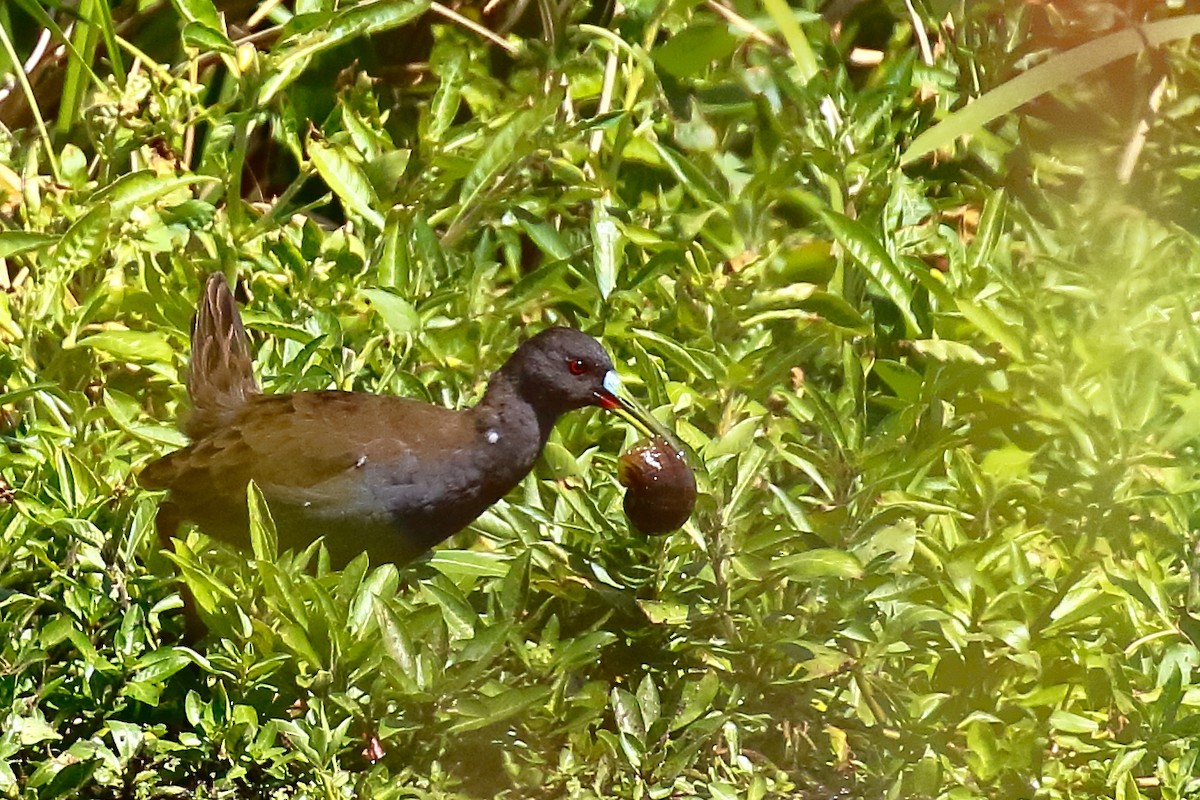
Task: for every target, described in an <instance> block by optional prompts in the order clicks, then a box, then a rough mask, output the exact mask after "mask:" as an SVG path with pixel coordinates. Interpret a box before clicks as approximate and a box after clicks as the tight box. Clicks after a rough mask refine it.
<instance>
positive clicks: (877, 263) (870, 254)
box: [815, 208, 921, 335]
mask: <svg viewBox="0 0 1200 800" xmlns="http://www.w3.org/2000/svg"><path fill="white" fill-rule="evenodd" d="M815 210H816V211H817V213H818V214H819V215H820V217H821V219H822V220H823V221H824V222H825V224H826V226H828V227H829V230H830V231H831V232H832V233H833V235H834V237H835V238H836V239H837V241H838V243H839V244H841V246H842V247H844V248H845V249H846V252H847V253H849V254H850V256H851V258H853V259H854V262H855V263H857V264H858V265H859V266H860V267H862V269H863V271H864V272H866V274H867V275H868V276H870V277H871V278H872V279H873V280H874V281H875V282H876V283H877V284H878V285H879V287H880V288H881V289H883V291H884V293H885V294H886V295H887V296H888V297H889V298H890V299H891V301H892V302H893V303H895V304H896V308H897V309H898V310H899V311H900V314H901V315H902V316H903V317H904V321H905V323H906V324H907V325H908V332H909V335H915V334H916V333H917V332H918V331H920V330H921V325H920V323H918V322H917V318H916V316H915V315H914V314H913V310H912V304H913V289H912V280H911V278H910V277H909V276H908V275H906V274H904V272H903V271H902V270H901V269H900V267H898V266H897V265H896V262H895V261H893V260H892V257H891V256H890V255H888V252H887V250H886V249H885V248H884V246H883V244H882V243H881V242H880V241H879V239H878V238H876V236H875V235H874V234H873V233H872V232H871V231H870V230H868V229H867V227H866V226H865V225H863V224H862V223H861V222H859V221H858V220H855V219H850V218H849V217H847V216H846V215H844V214H839V213H837V212H835V211H831V210H828V209H825V208H817V209H815Z"/></svg>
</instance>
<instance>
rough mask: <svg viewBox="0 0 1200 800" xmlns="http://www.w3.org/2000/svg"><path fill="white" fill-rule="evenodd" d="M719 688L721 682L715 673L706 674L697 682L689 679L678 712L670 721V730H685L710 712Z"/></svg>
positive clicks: (684, 687)
mask: <svg viewBox="0 0 1200 800" xmlns="http://www.w3.org/2000/svg"><path fill="white" fill-rule="evenodd" d="M720 688H721V681H720V679H719V678H717V674H716V673H715V672H706V673H704V675H703V677H701V678H700V679H699V680H694V679H689V680H688V681H687V682H686V683H685V684H684V686H683V695H682V697H680V699H679V710H678V711H676V712H675V717H674V719H672V720H671V730H672V731H677V730H679V729H680V728H685V727H687V726H688V725H690V724H692V723H693V722H695V721H696V720H698V719H699V718H700V717H701V716H703V715H705V714H707V713H708V712H709V711H710V710H712V704H713V700H715V699H716V697H717V691H718V690H719V689H720Z"/></svg>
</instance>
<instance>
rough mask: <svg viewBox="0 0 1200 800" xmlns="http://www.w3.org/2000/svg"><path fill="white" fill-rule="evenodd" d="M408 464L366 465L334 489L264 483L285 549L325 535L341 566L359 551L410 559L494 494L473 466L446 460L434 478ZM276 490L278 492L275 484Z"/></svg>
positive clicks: (375, 559)
mask: <svg viewBox="0 0 1200 800" xmlns="http://www.w3.org/2000/svg"><path fill="white" fill-rule="evenodd" d="M410 466H415V465H408V464H404V463H400V464H392V465H388V466H386V467H379V468H374V466H373V465H369V464H368V465H364V466H363V468H362V469H361V470H359V471H356V475H355V480H353V481H345V482H340V483H339V485H338V486H336V487H330V489H329V491H328V492H322V491H313V490H307V491H305V492H304V493H303V494H301V493H300V492H289V491H286V490H281V489H279V488H278V487H263V490H264V494H265V495H266V496H267V499H268V502H269V504H270V506H271V511H272V515H273V516H274V517H275V523H276V527H277V529H278V531H279V543H280V547H281V548H287V547H291V548H296V549H299V548H303V547H306V546H307V545H308V544H310V543H311V542H312V541H313V540H314V539H316V538H317V537H319V536H324V537H325V545H326V547H327V548H328V549H329V553H330V557H331V560H332V562H333V564H334V566H335V567H338V566H343V565H345V564H346V563H347V562H349V561H350V560H351V559H352V558H354V557H355V556H357V555H358V554H359V553H361V552H364V551H365V552H367V553H368V555H369V556H370V559H371V563H372V564H373V565H377V564H380V563H384V562H389V561H390V562H394V563H404V562H406V561H411V560H412V559H413V558H416V557H417V556H419V555H420V554H421V553H423V552H425V551H426V550H428V549H430V548H431V547H433V546H434V545H436V544H438V543H439V542H441V541H442V540H444V539H446V538H447V537H448V536H450V535H452V534H454V533H456V532H458V531H459V530H461V529H462V528H464V527H466V526H467V525H468V524H470V523H471V521H472V520H474V519H475V518H476V517H477V516H479V514H480V513H482V512H483V510H484V509H485V508H487V506H488V505H490V504H491V503H492V502H494V501H495V499H497V498H495V497H491V496H485V489H484V488H483V486H484V484H485V483H486V481H483V480H481V476H480V475H479V474H478V472H477V471H474V470H472V469H471V467H470V466H469V465H463V466H459V465H457V464H443V469H441V470H438V472H439V475H438V476H436V477H435V476H429V475H426V474H423V473H420V472H417V471H416V470H415V469H412V468H409V467H410ZM272 489H274V491H273V490H272Z"/></svg>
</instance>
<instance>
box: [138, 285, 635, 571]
mask: <svg viewBox="0 0 1200 800" xmlns="http://www.w3.org/2000/svg"><path fill="white" fill-rule="evenodd" d="M187 391H188V395H189V397H190V399H191V411H190V413H189V414H188V415H187V416H186V417H185V418H184V420H183V424H182V429H183V432H184V433H185V434H186V435H187V436H188V438H189V440H190V444H188V445H187V446H186V447H184V448H182V449H180V450H177V451H175V452H173V453H170V454H168V455H166V456H163V457H162V458H159V459H158V460H156V461H153V462H151V463H150V464H148V465H147V466H146V467H145V468H144V469H143V470H142V472H141V475H140V482H141V485H142V486H143V487H146V488H149V489H161V490H165V491H166V492H167V496H166V498H165V499H164V500H163V502H161V503H160V506H159V512H158V520H157V522H158V529H159V532H160V534H161V535H163V536H164V538H168V537H169V536H171V535H173V534H175V533H176V532H177V531H178V528H179V526H180V525H181V524H182V523H183V522H192V523H194V524H195V525H196V526H197V527H199V529H200V530H201V531H203V532H204V533H205V534H207V535H209V536H211V537H213V538H216V539H219V540H223V541H227V542H230V543H233V544H235V545H239V546H243V547H245V546H246V545H248V544H249V541H250V538H249V519H248V512H247V500H246V487H247V484H248V483H249V482H250V481H251V480H253V481H254V482H255V483H256V484H257V486H258V487H259V489H260V490H261V491H262V495H263V498H264V499H265V500H266V502H267V505H268V507H269V509H270V511H271V516H272V519H273V520H274V523H275V526H276V530H277V535H278V543H279V546H280V547H281V548H293V549H300V548H303V547H306V546H307V545H309V544H311V543H312V542H313V541H315V540H316V539H317V538H318V537H320V536H324V542H325V546H326V547H327V548H328V551H329V555H330V560H331V563H332V564H333V565H334V566H345V564H347V563H348V562H349V561H350V560H351V559H353V558H354V557H356V556H357V555H359V554H360V553H362V552H366V553H367V554H368V558H369V559H370V562H371V564H373V565H378V564H382V563H387V562H391V563H395V564H400V565H402V564H405V563H407V562H409V561H411V560H413V559H415V558H416V557H418V556H420V555H422V554H423V553H425V552H426V551H428V550H430V549H431V548H432V547H434V546H435V545H437V544H438V543H440V542H442V541H443V540H445V539H446V538H448V537H449V536H451V535H453V534H454V533H457V532H458V531H460V530H462V529H463V528H464V527H466V526H467V525H469V524H470V523H471V522H472V521H473V520H475V519H476V518H477V517H478V516H479V515H480V514H482V513H483V512H484V511H485V510H486V509H487V508H489V507H490V506H491V505H492V504H494V503H495V502H497V501H498V500H499V499H500V498H502V497H504V496H505V495H506V494H507V493H508V492H509V491H511V490H512V489H513V488H514V487H516V486H517V484H518V483H520V482H521V480H522V479H523V478H524V477H525V476H526V475H527V474H528V473H529V472H530V471H531V470H532V468H533V466H534V462H535V461H536V459H537V457H538V455H539V454H540V453H541V451H542V448H543V447H544V446H545V444H546V440H547V437H549V435H550V431H551V429H552V428H553V426H554V423H555V422H556V421H557V420H558V419H559V417H561V416H562V415H563V414H565V413H567V412H569V411H573V410H575V409H580V408H584V407H588V406H599V407H601V408H604V409H608V410H610V411H618V412H620V413H621V414H622V415H623V416H626V417H628V418H630V419H632V420H634V421H638V422H639V423H642V424H645V423H646V418H647V417H648V416H649V415H648V414H646V413H645V412H643V411H642V410H641V408H640V406H637V405H636V404H634V403H632V402H631V401H630V400H629V398H627V397H626V396H625V395H624V393H623V389H622V388H621V385H620V381H619V379H618V378H617V373H616V371H615V370H614V367H613V363H612V360H611V358H610V357H609V355H608V353H607V352H606V351H605V350H604V348H603V346H602V345H601V344H600V343H599V342H598V341H596V340H595V339H594V338H592V337H591V336H588V335H587V334H585V333H583V332H581V331H578V330H576V329H573V328H566V327H551V328H547V329H545V330H543V331H541V332H540V333H538V334H536V335H535V336H533V337H531V338H529V339H527V340H525V341H524V342H523V343H522V344H521V345H520V346H519V347H518V348H517V349H516V351H515V352H514V353H513V354H512V355H511V356H510V357H509V358H508V360H507V361H506V362H505V363H504V364H503V366H501V367H500V369H499V370H498V371H496V372H495V374H493V375H492V376H491V379H490V380H489V382H488V384H487V388H486V390H485V391H484V394H483V397H482V399H481V400H480V401H479V402H478V403H477V404H476V405H474V406H472V407H469V408H464V409H449V408H444V407H441V406H436V405H431V404H428V403H425V402H421V401H418V400H415V399H411V398H404V397H396V396H390V395H379V394H372V393H367V392H347V391H335V390H322V391H305V392H295V393H286V394H285V393H280V394H265V393H263V392H262V390H261V389H260V388H259V385H258V382H257V381H256V380H255V378H254V373H253V363H252V359H251V354H250V347H249V340H248V337H247V334H246V329H245V327H244V326H243V324H242V320H241V315H240V313H239V312H238V307H237V303H236V302H235V300H234V298H233V295H232V293H231V292H230V289H229V284H228V282H227V281H226V278H225V276H224V274H223V273H221V272H214V273H213V274H212V275H210V276H209V277H208V279H207V281H206V283H205V288H204V292H203V295H202V297H201V299H200V302H199V304H198V307H197V311H196V315H195V317H194V318H193V320H192V331H191V357H190V362H189V365H188V372H187Z"/></svg>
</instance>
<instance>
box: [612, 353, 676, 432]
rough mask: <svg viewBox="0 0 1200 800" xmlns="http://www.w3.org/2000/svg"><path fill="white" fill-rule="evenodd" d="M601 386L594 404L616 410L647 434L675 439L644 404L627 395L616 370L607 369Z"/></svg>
mask: <svg viewBox="0 0 1200 800" xmlns="http://www.w3.org/2000/svg"><path fill="white" fill-rule="evenodd" d="M603 387H604V388H603V389H601V390H600V391H598V392H596V404H597V405H599V406H600V407H601V408H606V409H608V410H609V411H615V412H617V413H618V414H620V415H621V416H622V417H624V418H625V419H626V420H628V421H629V422H630V423H631V424H632V425H633V426H634V427H635V428H637V429H638V430H640V431H641V432H642V433H644V434H646V435H647V436H661V437H663V438H664V439H666V440H667V441H670V442H673V441H674V440H675V436H674V434H672V433H671V432H670V431H669V430H667V427H666V426H665V425H663V424H662V423H661V422H659V421H658V420H657V419H655V418H654V416H653V415H651V413H650V411H649V410H648V409H646V407H645V406H643V405H642V404H641V403H639V402H637V401H636V400H634V399H633V398H632V397H630V396H629V394H628V393H627V392H626V391H625V388H624V387H623V386H622V385H621V379H620V378H618V377H617V373H616V372H613V371H612V370H609V371H608V373H607V374H606V375H605V376H604V384H603Z"/></svg>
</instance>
